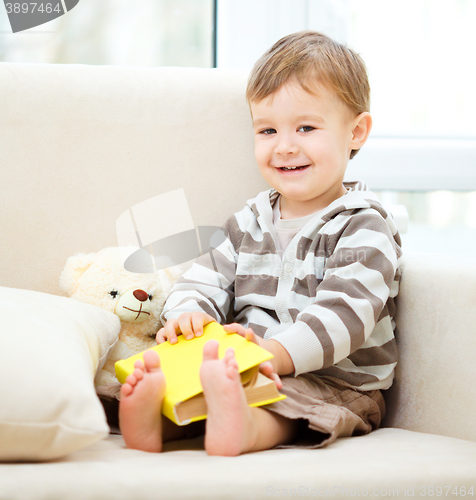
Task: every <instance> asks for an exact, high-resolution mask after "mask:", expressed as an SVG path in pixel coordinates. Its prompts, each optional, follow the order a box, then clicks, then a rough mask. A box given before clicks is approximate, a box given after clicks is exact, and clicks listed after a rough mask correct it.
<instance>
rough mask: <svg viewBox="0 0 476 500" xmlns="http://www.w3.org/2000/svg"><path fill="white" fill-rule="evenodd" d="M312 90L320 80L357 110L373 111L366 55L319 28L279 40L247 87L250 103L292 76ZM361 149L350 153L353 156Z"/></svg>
mask: <svg viewBox="0 0 476 500" xmlns="http://www.w3.org/2000/svg"><path fill="white" fill-rule="evenodd" d="M293 79H295V80H297V82H298V83H299V85H301V87H302V88H303V89H304V90H305V91H306V92H309V93H310V94H315V93H316V90H315V89H316V84H321V85H323V86H324V87H326V88H328V89H329V90H331V91H334V92H335V93H336V94H337V95H338V97H339V98H340V99H341V100H342V101H343V102H344V103H345V104H346V105H347V106H348V108H349V109H350V110H351V111H352V112H353V113H355V116H357V115H359V114H360V113H363V112H365V111H370V85H369V80H368V76H367V69H366V67H365V63H364V61H363V60H362V58H361V57H360V56H359V55H358V54H357V53H355V52H354V51H353V50H351V49H349V48H348V47H346V46H345V45H342V44H340V43H338V42H335V41H334V40H332V39H331V38H329V37H328V36H326V35H323V34H322V33H318V32H316V31H299V32H297V33H293V34H291V35H287V36H285V37H283V38H281V39H280V40H278V41H277V42H276V43H275V44H274V45H273V46H272V47H271V48H270V49H269V50H267V51H266V52H265V53H264V54H263V55H262V56H261V57H260V58H259V59H258V61H257V62H256V64H255V65H254V67H253V69H252V70H251V74H250V77H249V79H248V86H247V89H246V99H247V101H248V103H250V102H252V101H260V100H261V99H264V98H265V97H268V96H269V95H271V94H273V93H274V92H276V90H278V89H279V88H280V87H281V86H282V85H284V84H285V83H287V82H289V81H290V80H293ZM357 152H358V149H354V150H352V151H351V153H350V158H353V157H354V156H355V155H356V154H357Z"/></svg>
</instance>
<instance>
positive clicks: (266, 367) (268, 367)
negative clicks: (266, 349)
mask: <svg viewBox="0 0 476 500" xmlns="http://www.w3.org/2000/svg"><path fill="white" fill-rule="evenodd" d="M260 371H261V373H262V374H263V375H265V376H266V377H268V378H270V379H271V380H273V381H274V383H275V384H276V387H277V388H278V389H281V388H282V387H283V382H282V381H281V378H280V377H279V375H278V374H277V373H275V372H274V368H273V365H272V364H271V363H270V362H269V361H265V362H264V363H261V364H260Z"/></svg>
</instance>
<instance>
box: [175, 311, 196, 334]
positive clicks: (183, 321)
mask: <svg viewBox="0 0 476 500" xmlns="http://www.w3.org/2000/svg"><path fill="white" fill-rule="evenodd" d="M178 325H179V328H180V331H181V332H182V335H183V336H184V337H185V338H186V339H187V340H190V339H193V337H194V333H193V330H192V319H191V314H190V313H184V314H181V315H180V316H179V317H178Z"/></svg>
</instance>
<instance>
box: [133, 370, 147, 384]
mask: <svg viewBox="0 0 476 500" xmlns="http://www.w3.org/2000/svg"><path fill="white" fill-rule="evenodd" d="M132 376H133V377H134V378H135V379H136V382H138V381H139V380H142V379H143V378H144V370H141V369H139V368H136V369H135V370H134V371H133V372H132Z"/></svg>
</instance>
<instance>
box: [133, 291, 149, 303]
mask: <svg viewBox="0 0 476 500" xmlns="http://www.w3.org/2000/svg"><path fill="white" fill-rule="evenodd" d="M132 294H133V295H134V297H135V298H136V299H137V300H140V301H141V302H145V301H146V300H147V299H148V298H149V295H148V294H147V292H144V290H134V291H133V292H132Z"/></svg>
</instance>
